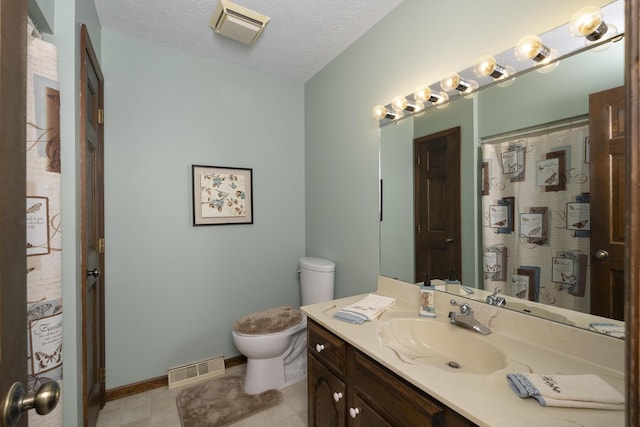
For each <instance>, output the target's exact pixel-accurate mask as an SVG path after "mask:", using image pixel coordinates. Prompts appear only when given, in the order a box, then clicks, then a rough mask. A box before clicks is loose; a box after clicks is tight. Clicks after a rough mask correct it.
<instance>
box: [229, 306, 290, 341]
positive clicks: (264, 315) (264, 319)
mask: <svg viewBox="0 0 640 427" xmlns="http://www.w3.org/2000/svg"><path fill="white" fill-rule="evenodd" d="M301 321H302V313H300V311H299V310H296V309H295V308H293V307H292V306H290V305H281V306H280V307H275V308H270V309H267V310H263V311H257V312H255V313H251V314H247V315H246V316H243V317H241V318H240V319H238V320H236V323H235V324H234V325H233V330H234V331H236V332H237V333H239V334H243V335H265V334H273V333H276V332H282V331H284V330H287V329H289V328H292V327H294V326H296V325H297V324H299V323H300V322H301Z"/></svg>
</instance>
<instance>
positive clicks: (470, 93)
mask: <svg viewBox="0 0 640 427" xmlns="http://www.w3.org/2000/svg"><path fill="white" fill-rule="evenodd" d="M467 84H468V86H467V88H466V89H465V90H462V91H460V93H461V94H462V96H464V97H465V98H467V99H471V98H473V97H474V96H476V93H475V91H476V90H477V89H478V82H477V81H475V80H469V81H468V82H467Z"/></svg>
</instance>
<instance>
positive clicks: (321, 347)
mask: <svg viewBox="0 0 640 427" xmlns="http://www.w3.org/2000/svg"><path fill="white" fill-rule="evenodd" d="M322 350H324V344H316V351H317V352H318V353H320V352H321V351H322Z"/></svg>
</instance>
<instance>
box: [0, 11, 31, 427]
mask: <svg viewBox="0 0 640 427" xmlns="http://www.w3.org/2000/svg"><path fill="white" fill-rule="evenodd" d="M26 9H27V7H26V1H21V2H17V1H15V0H0V63H2V64H5V63H9V64H13V66H12V67H0V183H1V185H2V209H0V331H1V332H2V335H1V336H0V396H1V399H4V398H5V396H7V393H8V392H9V389H10V387H11V386H12V384H13V383H14V382H16V381H19V382H21V383H22V384H25V385H26V383H27V382H26V381H27V358H26V354H27V328H26V323H27V313H26V310H27V304H26V298H27V297H26V292H27V288H26V286H27V275H26V268H27V264H26V254H27V247H26V240H27V239H26V231H25V230H26V229H25V223H24V221H25V218H26V213H25V196H26V156H25V151H24V145H22V144H20V143H17V142H16V141H25V138H26V131H25V129H26V90H27V89H26V82H25V79H26V75H27V62H26V58H27V53H26V52H27V51H26V48H27V41H26V40H27V39H26V25H25V24H26V22H27V21H26V20H27V13H26ZM26 418H27V417H22V422H21V423H20V424H19V425H27V424H26Z"/></svg>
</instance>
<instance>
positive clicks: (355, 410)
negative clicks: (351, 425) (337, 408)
mask: <svg viewBox="0 0 640 427" xmlns="http://www.w3.org/2000/svg"><path fill="white" fill-rule="evenodd" d="M359 413H360V408H349V415H351V418H355V417H357V416H358V414H359Z"/></svg>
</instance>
